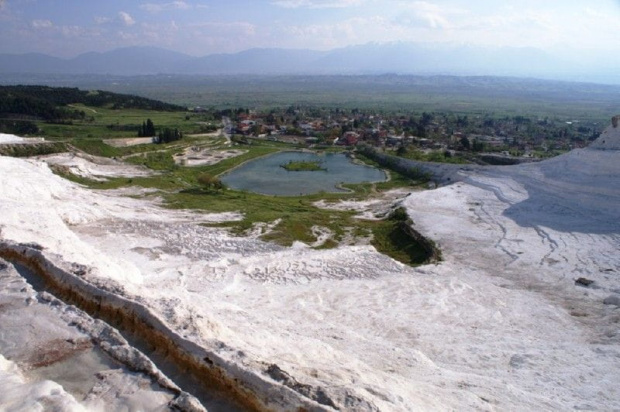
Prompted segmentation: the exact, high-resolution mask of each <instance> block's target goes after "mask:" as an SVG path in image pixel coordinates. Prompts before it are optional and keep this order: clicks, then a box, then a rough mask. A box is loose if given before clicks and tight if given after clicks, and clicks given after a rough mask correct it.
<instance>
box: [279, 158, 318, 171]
mask: <svg viewBox="0 0 620 412" xmlns="http://www.w3.org/2000/svg"><path fill="white" fill-rule="evenodd" d="M280 167H282V168H284V169H286V170H288V171H289V172H316V171H327V169H326V168H324V167H322V166H321V162H319V161H315V162H312V161H307V162H304V161H299V162H294V161H292V160H291V161H290V162H288V163H285V164H283V165H280Z"/></svg>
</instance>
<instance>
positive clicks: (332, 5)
mask: <svg viewBox="0 0 620 412" xmlns="http://www.w3.org/2000/svg"><path fill="white" fill-rule="evenodd" d="M362 2H363V0H275V1H272V2H271V4H273V5H274V6H278V7H283V8H286V9H298V8H307V9H336V8H345V7H351V6H358V5H360V4H362Z"/></svg>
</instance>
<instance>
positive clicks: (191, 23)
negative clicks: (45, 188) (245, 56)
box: [0, 0, 620, 60]
mask: <svg viewBox="0 0 620 412" xmlns="http://www.w3.org/2000/svg"><path fill="white" fill-rule="evenodd" d="M370 42H376V43H386V42H418V43H431V44H436V43H447V44H466V45H474V46H486V47H505V46H513V47H536V48H540V49H543V50H546V51H553V52H556V53H560V54H561V53H566V54H574V53H583V55H584V56H585V57H586V58H601V59H603V58H608V59H618V60H620V0H588V1H584V0H544V1H542V0H420V1H417V0H415V1H411V0H252V1H250V0H226V1H215V0H196V1H193V0H164V1H158V0H143V1H127V0H122V1H121V0H87V1H85V0H0V53H29V52H38V53H46V54H50V55H53V56H58V57H73V56H76V55H78V54H80V53H84V52H90V51H97V52H104V51H108V50H113V49H116V48H120V47H128V46H157V47H162V48H166V49H170V50H175V51H179V52H182V53H186V54H190V55H193V56H205V55H209V54H214V53H235V52H239V51H242V50H247V49H251V48H293V49H313V50H330V49H334V48H340V47H346V46H350V45H359V44H366V43H370Z"/></svg>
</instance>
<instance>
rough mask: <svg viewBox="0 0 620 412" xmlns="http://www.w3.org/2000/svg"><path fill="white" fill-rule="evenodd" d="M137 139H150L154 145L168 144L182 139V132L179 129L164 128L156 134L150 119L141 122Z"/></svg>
mask: <svg viewBox="0 0 620 412" xmlns="http://www.w3.org/2000/svg"><path fill="white" fill-rule="evenodd" d="M138 137H152V138H153V142H154V143H170V142H174V141H175V140H181V139H182V138H183V132H181V131H180V130H179V129H170V128H167V127H166V128H164V129H163V130H162V131H160V132H159V133H157V131H156V130H155V124H154V123H153V121H152V120H151V119H146V121H144V122H142V126H140V128H139V129H138Z"/></svg>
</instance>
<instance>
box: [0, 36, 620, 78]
mask: <svg viewBox="0 0 620 412" xmlns="http://www.w3.org/2000/svg"><path fill="white" fill-rule="evenodd" d="M611 69H612V68H611V67H605V66H601V67H592V66H588V65H587V64H586V63H579V62H575V61H572V60H570V61H569V60H564V59H561V58H558V57H556V56H555V55H552V54H550V53H548V52H544V51H542V50H540V49H535V48H521V47H503V48H485V47H478V46H467V45H431V44H424V43H406V42H393V43H367V44H363V45H355V46H348V47H344V48H338V49H332V50H327V51H319V50H308V49H285V48H253V49H248V50H244V51H241V52H237V53H219V54H210V55H206V56H200V57H196V56H191V55H188V54H184V53H180V52H176V51H172V50H168V49H164V48H159V47H153V46H134V47H124V48H119V49H113V50H110V51H107V52H87V53H83V54H80V55H78V56H76V57H73V58H68V59H67V58H64V59H63V58H59V57H54V56H49V55H46V54H41V53H25V54H0V74H9V73H31V74H109V75H120V76H135V75H153V74H186V75H222V74H234V75H246V74H258V75H297V74H301V75H313V74H316V75H327V74H330V75H331V74H348V75H362V74H384V73H395V74H445V75H459V76H461V75H466V76H471V75H491V76H517V77H538V78H550V79H558V80H584V79H586V78H587V77H588V76H590V77H591V78H596V79H597V82H603V83H604V82H605V80H608V81H609V80H610V79H611V82H612V83H620V77H619V76H617V75H614V74H613V73H614V71H613V70H611ZM586 81H587V80H586Z"/></svg>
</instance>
